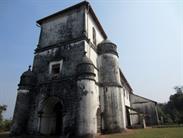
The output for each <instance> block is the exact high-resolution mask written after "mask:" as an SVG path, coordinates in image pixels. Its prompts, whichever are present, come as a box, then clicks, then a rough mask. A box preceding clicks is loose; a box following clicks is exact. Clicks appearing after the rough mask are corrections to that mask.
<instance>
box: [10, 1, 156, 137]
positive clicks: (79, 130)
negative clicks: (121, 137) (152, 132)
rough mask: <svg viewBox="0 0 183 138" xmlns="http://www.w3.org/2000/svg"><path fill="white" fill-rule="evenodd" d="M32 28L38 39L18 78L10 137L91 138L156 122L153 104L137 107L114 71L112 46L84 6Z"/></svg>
mask: <svg viewBox="0 0 183 138" xmlns="http://www.w3.org/2000/svg"><path fill="white" fill-rule="evenodd" d="M37 24H38V25H39V26H40V29H41V31H40V38H39V42H38V46H37V48H36V49H35V56H34V60H33V66H32V69H31V67H29V69H28V70H27V71H26V72H24V73H23V74H22V76H21V78H20V83H19V85H18V86H19V87H18V92H17V100H16V105H15V111H14V116H13V125H12V128H11V134H12V135H21V134H24V133H27V134H30V135H59V136H65V137H80V138H92V137H94V136H95V134H97V133H116V132H122V131H123V130H125V129H126V128H130V127H133V126H135V125H141V126H144V125H145V124H144V122H145V121H146V118H145V116H146V115H147V114H148V115H151V114H152V113H153V116H150V118H154V119H152V122H150V123H149V125H152V124H153V125H156V124H157V123H158V115H157V111H156V102H154V101H151V100H148V99H146V101H147V102H146V105H145V106H141V105H142V104H144V103H143V102H138V99H140V98H139V97H138V96H136V95H134V94H133V90H132V88H131V86H130V85H129V83H128V81H127V80H126V78H125V76H124V75H123V73H122V71H121V69H120V68H119V63H118V60H119V57H118V52H117V46H116V44H114V43H113V42H111V41H109V40H108V39H107V35H106V33H105V31H104V30H103V28H102V26H101V24H100V22H99V21H98V19H97V17H96V15H95V13H94V11H93V9H92V8H91V6H90V4H89V3H88V2H86V1H84V2H81V3H79V4H77V5H74V6H72V7H69V8H67V9H64V10H62V11H60V12H57V13H55V14H53V15H50V16H48V17H45V18H43V19H41V20H39V21H37ZM131 101H133V103H132V102H131ZM148 101H150V102H151V104H148V103H149V102H148ZM137 104H138V106H136V105H137ZM149 105H150V106H149ZM140 107H141V108H142V110H140V109H141V108H140ZM144 107H145V108H146V109H147V110H143V109H144ZM146 111H150V112H146Z"/></svg>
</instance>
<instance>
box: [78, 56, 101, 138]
mask: <svg viewBox="0 0 183 138" xmlns="http://www.w3.org/2000/svg"><path fill="white" fill-rule="evenodd" d="M77 87H78V94H79V108H78V119H77V126H78V129H77V135H78V137H81V138H94V135H95V134H96V133H97V123H96V111H97V107H98V105H97V103H98V102H96V100H98V97H97V96H98V95H97V94H96V86H95V73H94V65H93V63H92V61H91V60H90V59H89V58H88V57H86V56H84V57H83V59H82V61H81V62H80V63H79V64H78V66H77Z"/></svg>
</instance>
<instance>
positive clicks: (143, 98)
mask: <svg viewBox="0 0 183 138" xmlns="http://www.w3.org/2000/svg"><path fill="white" fill-rule="evenodd" d="M133 95H134V96H137V97H140V98H143V99H145V100H148V101H151V102H153V103H155V104H157V103H158V102H157V101H154V100H151V99H148V98H146V97H142V96H140V95H137V94H134V93H133Z"/></svg>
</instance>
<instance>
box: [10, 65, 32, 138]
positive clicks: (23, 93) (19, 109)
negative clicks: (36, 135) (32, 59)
mask: <svg viewBox="0 0 183 138" xmlns="http://www.w3.org/2000/svg"><path fill="white" fill-rule="evenodd" d="M34 85H35V75H34V73H33V72H32V71H31V70H30V67H29V69H28V71H26V72H24V73H23V74H22V76H21V79H20V83H19V85H18V86H19V88H18V93H17V99H16V105H15V111H14V116H13V125H12V128H11V134H12V135H19V134H22V133H25V132H26V128H27V121H28V118H29V111H30V96H31V95H30V91H31V90H32V89H33V87H34Z"/></svg>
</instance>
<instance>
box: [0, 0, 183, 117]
mask: <svg viewBox="0 0 183 138" xmlns="http://www.w3.org/2000/svg"><path fill="white" fill-rule="evenodd" d="M78 2H80V0H69V1H67V0H65V1H63V0H29V1H25V0H16V1H15V0H14V1H12V0H0V48H1V49H0V104H6V105H8V110H7V112H6V113H5V114H4V116H5V117H6V118H10V117H12V116H13V110H14V105H15V100H16V95H17V88H18V87H17V84H18V83H19V80H20V75H21V74H22V73H23V72H24V71H26V70H27V69H28V65H30V64H32V62H33V57H34V49H35V48H36V45H37V43H38V38H39V33H40V28H39V27H37V26H36V21H37V20H38V19H40V18H43V17H45V16H48V15H50V14H52V13H55V12H57V11H60V10H62V9H64V8H66V7H68V6H72V5H73V4H76V3H78ZM90 3H91V5H92V7H93V9H94V11H95V13H96V15H97V17H98V18H99V21H100V22H101V24H102V26H103V28H104V30H105V32H106V33H107V35H108V38H109V39H110V40H111V41H113V42H114V43H116V44H117V46H118V53H119V61H120V67H121V69H122V71H123V73H124V75H125V76H126V78H127V80H128V82H129V83H130V85H131V87H132V88H133V90H134V93H135V94H137V95H141V96H144V97H146V98H149V99H152V100H155V101H157V102H166V101H168V98H169V96H170V95H171V94H173V93H174V89H173V88H174V86H180V85H182V84H183V1H182V0H91V1H90Z"/></svg>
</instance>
